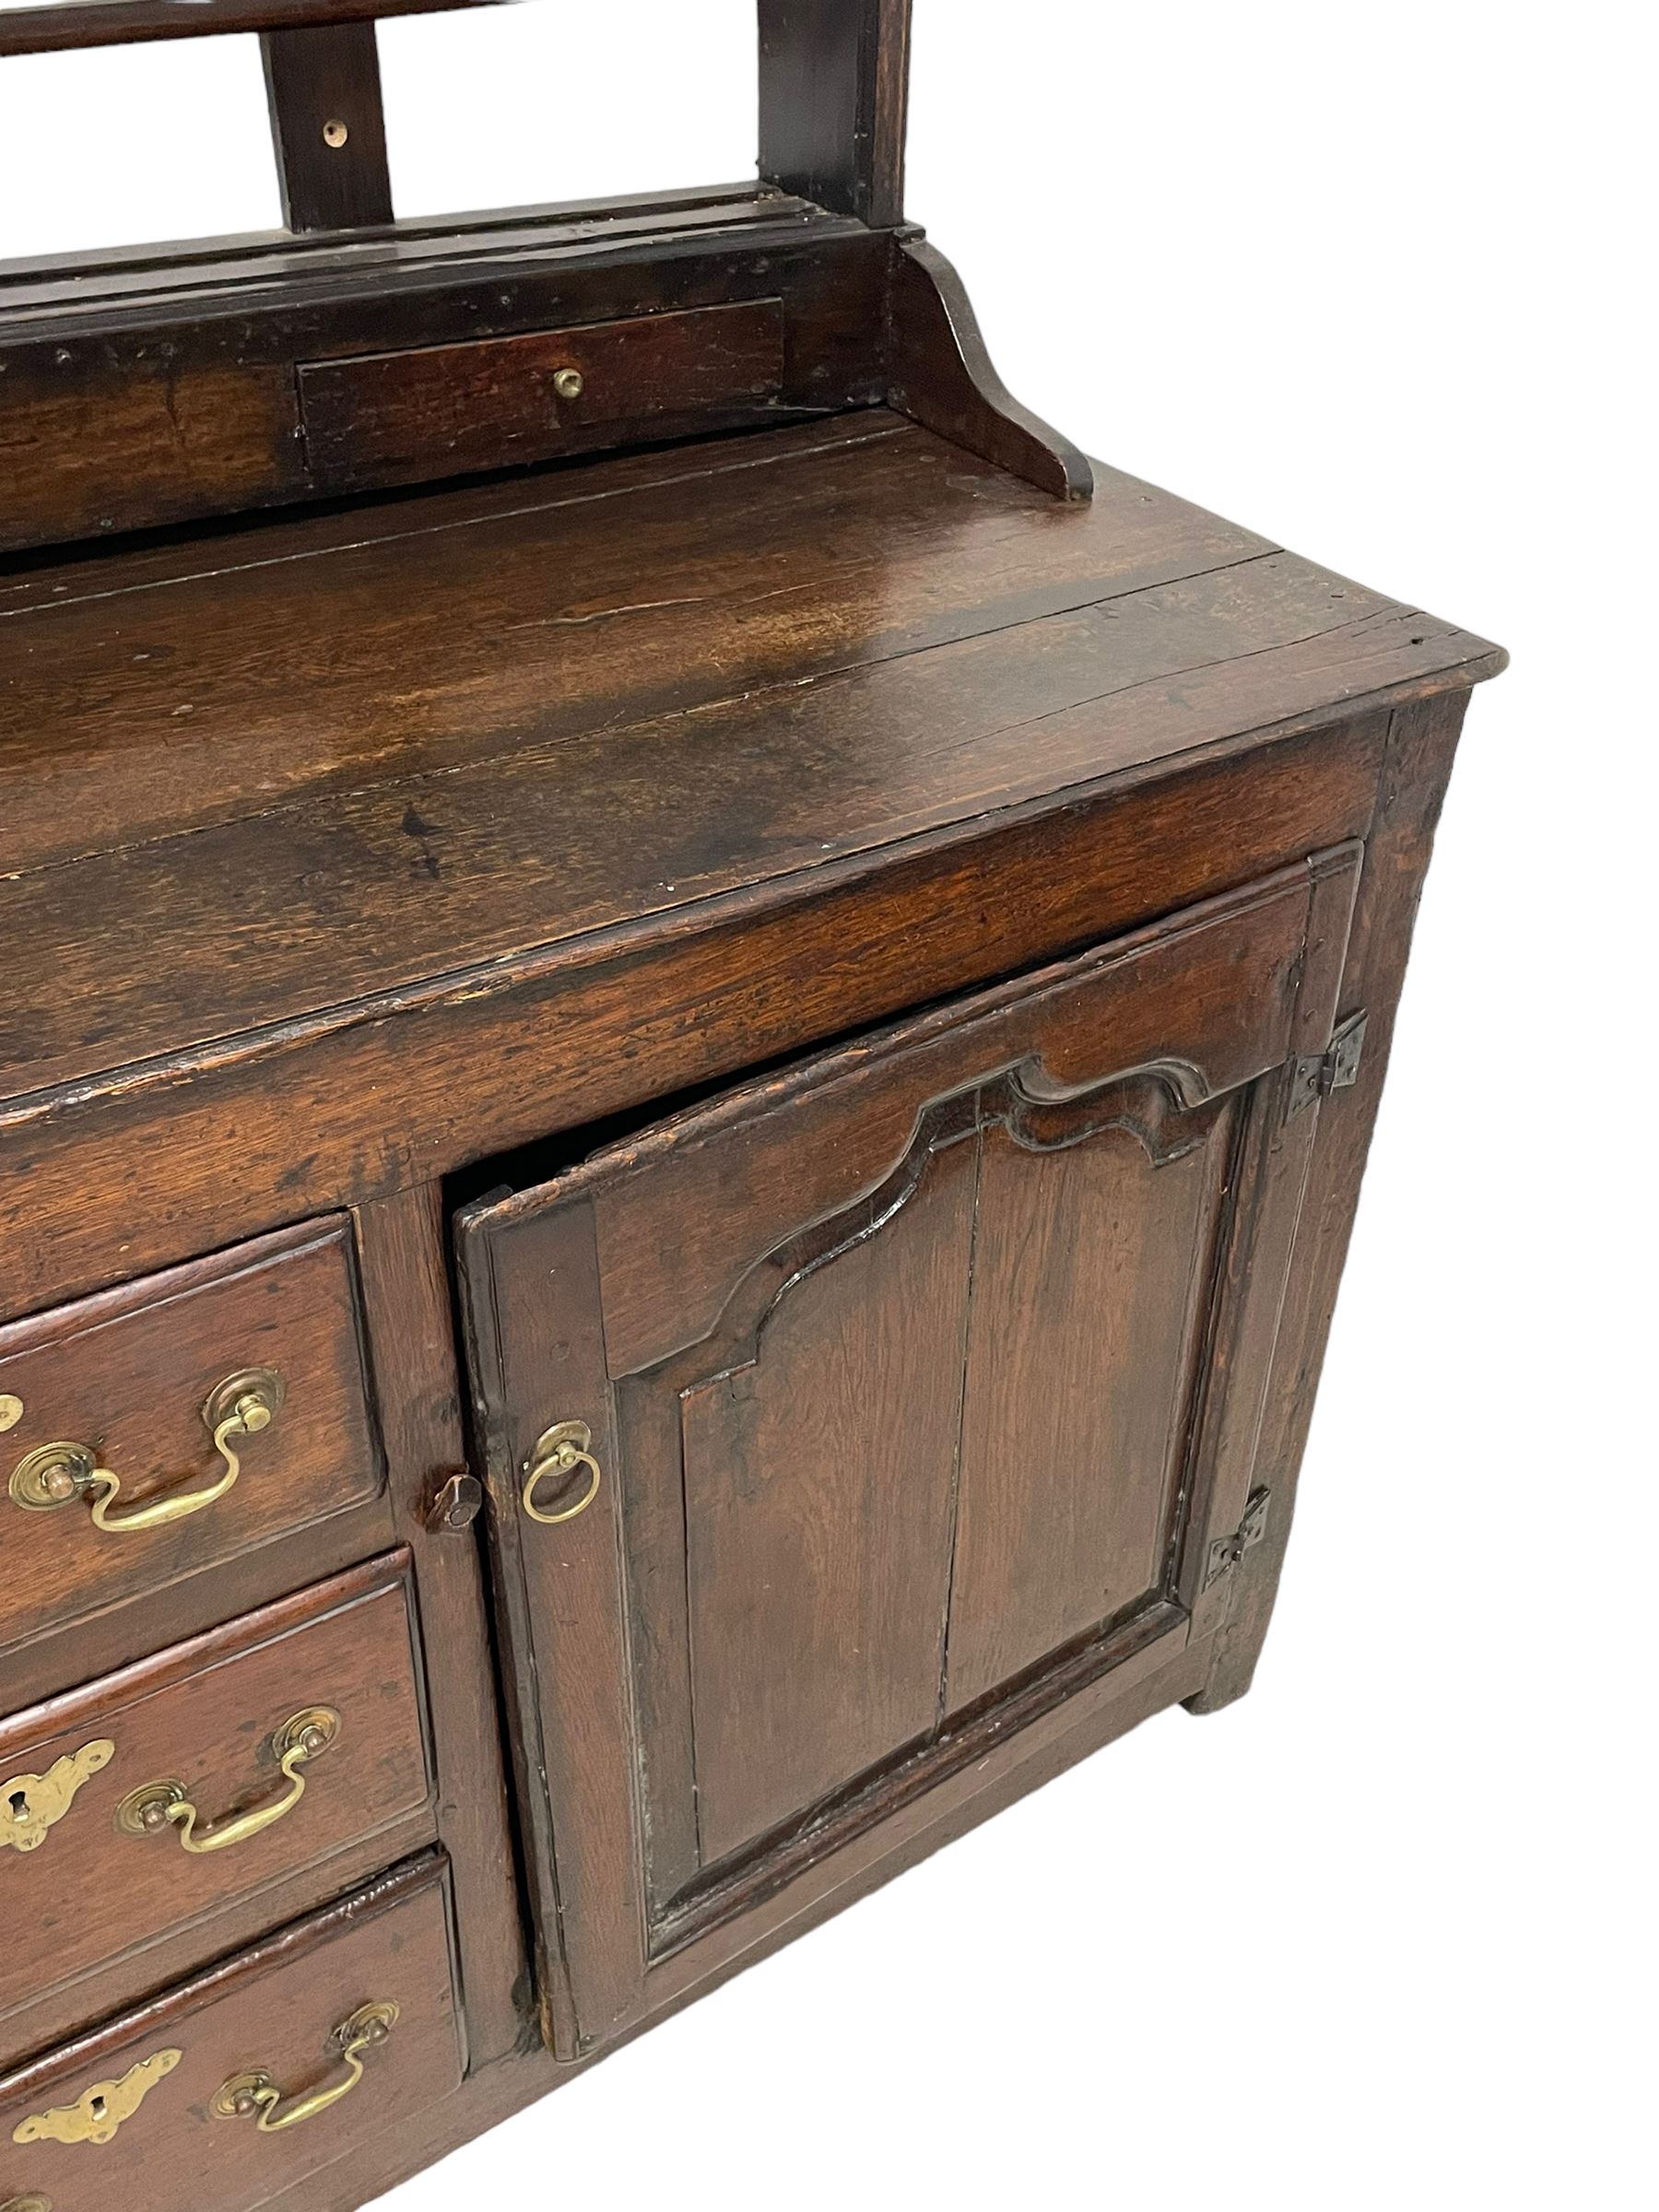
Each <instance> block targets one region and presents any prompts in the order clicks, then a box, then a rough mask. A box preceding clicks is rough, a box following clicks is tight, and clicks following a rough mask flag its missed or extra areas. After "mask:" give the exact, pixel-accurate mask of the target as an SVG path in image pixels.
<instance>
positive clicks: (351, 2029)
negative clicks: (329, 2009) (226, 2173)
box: [208, 2004, 398, 2136]
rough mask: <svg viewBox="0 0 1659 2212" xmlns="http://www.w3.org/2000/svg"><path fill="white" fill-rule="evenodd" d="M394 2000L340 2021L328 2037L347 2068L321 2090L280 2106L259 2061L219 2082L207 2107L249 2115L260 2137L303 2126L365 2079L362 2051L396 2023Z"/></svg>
mask: <svg viewBox="0 0 1659 2212" xmlns="http://www.w3.org/2000/svg"><path fill="white" fill-rule="evenodd" d="M397 2018H398V2012H397V2006H395V2005H389V2004H382V2005H363V2006H359V2008H358V2010H357V2011H356V2012H354V2013H353V2014H352V2015H351V2017H350V2018H349V2019H345V2020H342V2021H341V2022H340V2024H339V2026H338V2027H337V2028H336V2029H335V2031H334V2034H333V2036H332V2038H331V2039H330V2040H331V2041H333V2042H334V2044H335V2046H336V2048H337V2049H338V2051H339V2054H340V2057H341V2059H342V2060H343V2061H344V2063H345V2065H346V2068H347V2076H346V2079H345V2080H344V2081H336V2082H334V2083H333V2084H331V2086H330V2087H329V2088H325V2089H312V2090H310V2091H309V2092H308V2093H307V2094H306V2095H305V2096H303V2097H297V2098H296V2099H295V2100H294V2101H293V2102H292V2103H291V2104H290V2105H288V2108H287V2110H286V2111H285V2110H284V2109H283V2101H282V2099H283V2093H282V2091H281V2090H280V2089H279V2088H277V2084H276V2083H275V2082H274V2081H273V2080H272V2079H271V2077H270V2076H269V2075H268V2074H267V2073H266V2072H265V2069H264V2067H263V2066H256V2067H254V2068H253V2071H252V2072H251V2073H248V2074H233V2075H232V2076H231V2077H230V2078H229V2081H227V2082H224V2083H222V2084H221V2085H220V2087H219V2088H218V2091H217V2092H216V2094H215V2096H214V2099H213V2102H212V2104H211V2105H210V2106H209V2108H208V2109H209V2111H210V2112H212V2113H213V2115H214V2117H215V2119H217V2120H252V2121H253V2122H254V2123H255V2124H256V2125H257V2127H258V2129H259V2132H260V2134H261V2135H262V2136H279V2135H281V2133H282V2132H283V2130H284V2128H288V2127H301V2126H303V2125H304V2124H305V2122H306V2121H308V2120H314V2119H316V2117H317V2115H318V2114H319V2113H320V2112H327V2111H328V2109H329V2107H330V2106H331V2105H335V2104H338V2103H339V2101H340V2100H341V2098H342V2097H349V2096H350V2094H351V2092H352V2090H353V2089H355V2088H357V2086H358V2084H359V2081H361V2080H362V2078H363V2053H364V2052H366V2051H369V2050H371V2049H372V2048H373V2047H374V2045H375V2044H377V2043H383V2042H384V2041H385V2040H386V2038H387V2037H388V2036H389V2035H390V2034H391V2032H392V2030H393V2029H394V2028H395V2027H396V2025H397Z"/></svg>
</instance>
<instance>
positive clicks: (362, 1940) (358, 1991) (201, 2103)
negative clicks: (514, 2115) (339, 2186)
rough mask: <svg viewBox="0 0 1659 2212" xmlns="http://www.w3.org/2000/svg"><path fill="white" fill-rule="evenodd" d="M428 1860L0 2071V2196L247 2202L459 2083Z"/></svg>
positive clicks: (175, 2204)
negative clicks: (100, 2026)
mask: <svg viewBox="0 0 1659 2212" xmlns="http://www.w3.org/2000/svg"><path fill="white" fill-rule="evenodd" d="M463 2065H464V2061H463V2052H462V2045H461V2037H460V2028H459V2021H458V2017H457V2009H456V1999H455V1981H454V1973H453V1963H452V1949H451V1938H450V1912H449V1904H448V1896H447V1881H446V1875H445V1870H444V1867H443V1865H442V1864H441V1862H426V1863H423V1864H420V1865H416V1866H414V1867H412V1868H408V1869H406V1870H403V1871H401V1872H399V1873H398V1874H396V1875H394V1876H392V1877H388V1878H387V1879H386V1880H384V1881H382V1882H381V1883H379V1884H377V1885H376V1886H375V1887H374V1888H372V1889H370V1890H367V1891H364V1892H363V1893H361V1894H360V1895H359V1896H357V1897H355V1898H353V1899H351V1900H348V1901H347V1903H346V1904H344V1905H339V1906H335V1907H334V1908H333V1909H332V1910H331V1911H329V1912H324V1913H319V1914H318V1915H317V1916H316V1917H315V1918H314V1919H312V1920H310V1921H307V1922H302V1923H300V1924H299V1925H298V1926H295V1927H292V1928H289V1929H288V1930H287V1931H285V1932H284V1933H283V1934H282V1935H279V1936H277V1937H275V1938H273V1939H272V1940H271V1941H270V1942H269V1943H266V1944H264V1945H262V1946H260V1947H258V1948H257V1949H255V1950H253V1951H249V1952H244V1953H243V1954H242V1955H241V1957H239V1958H236V1959H231V1960H229V1962H228V1963H227V1964H225V1965H223V1966H221V1967H218V1968H217V1969H216V1970H215V1971H213V1972H212V1973H211V1974H207V1975H204V1976H203V1977H202V1978H201V1979H200V1980H199V1981H198V1982H195V1983H191V1984H187V1985H186V1986H185V1987H183V1988H182V1989H178V1990H175V1991H173V1992H172V1993H171V1994H169V1995H168V1996H165V1997H163V1998H160V1999H159V2000H158V2001H157V2002H156V2003H154V2004H152V2005H149V2006H146V2007H144V2008H143V2010H142V2011H141V2012H138V2013H135V2014H129V2015H127V2016H126V2017H125V2018H123V2019H120V2020H117V2021H114V2022H112V2024H111V2025H110V2026H109V2027H108V2028H106V2029H104V2030H100V2032H99V2033H98V2034H96V2035H93V2036H89V2037H87V2038H85V2039H83V2040H82V2041H80V2042H79V2043H77V2044H76V2046H75V2048H74V2050H73V2051H70V2052H66V2053H61V2054H60V2055H58V2056H56V2057H53V2058H50V2059H46V2060H43V2061H41V2063H40V2064H38V2065H34V2066H31V2067H29V2068H28V2069H27V2070H26V2071H25V2072H22V2073H19V2074H14V2075H12V2076H10V2077H8V2078H7V2079H6V2080H5V2081H0V2206H5V2205H7V2204H10V2203H12V2202H14V2201H16V2200H17V2199H19V2198H21V2199H22V2200H23V2201H24V2202H25V2203H29V2201H30V2199H31V2198H33V2199H36V2200H43V2201H44V2202H45V2203H46V2204H47V2205H49V2206H51V2208H52V2212H111V2208H112V2206H119V2208H120V2212H251V2207H253V2206H256V2205H263V2204H265V2203H267V2202H268V2201H269V2199H270V2198H272V2197H273V2196H275V2195H277V2194H278V2193H279V2192H280V2191H281V2190H283V2189H287V2188H291V2187H292V2186H293V2184H294V2183H296V2182H299V2181H301V2180H303V2179H304V2177H305V2176H306V2175H307V2174H310V2173H315V2172H316V2171H319V2170H320V2169H321V2168H323V2167H325V2166H327V2165H329V2164H330V2163H331V2162H332V2161H333V2160H334V2159H338V2158H342V2157H344V2156H345V2155H346V2154H347V2152H348V2151H350V2150H352V2149H353V2148H355V2147H356V2146H357V2145H358V2144H359V2143H361V2142H363V2141H364V2140H366V2139H367V2138H368V2137H369V2136H372V2135H374V2134H376V2133H378V2132H379V2131H380V2130H382V2129H384V2128H389V2127H394V2126H396V2125H398V2124H400V2123H407V2122H409V2121H411V2120H413V2119H414V2118H416V2117H417V2116H418V2115H419V2114H422V2113H424V2112H427V2111H428V2110H429V2107H430V2106H431V2105H432V2103H433V2102H434V2101H435V2100H437V2099H439V2098H441V2097H442V2096H444V2095H446V2094H447V2093H448V2092H449V2091H451V2090H452V2089H453V2088H456V2087H457V2085H458V2084H459V2082H460V2079H461V2076H462V2072H463Z"/></svg>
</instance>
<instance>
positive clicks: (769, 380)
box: [299, 300, 783, 488]
mask: <svg viewBox="0 0 1659 2212" xmlns="http://www.w3.org/2000/svg"><path fill="white" fill-rule="evenodd" d="M299 375H300V413H301V416H302V418H303V422H304V428H305V449H306V455H307V458H308V460H309V461H310V464H311V467H312V475H313V476H314V477H316V479H317V481H318V483H319V484H322V485H328V486H334V487H336V488H338V487H341V486H345V485H362V484H371V483H388V482H396V481H398V480H399V479H400V478H401V477H405V476H407V475H409V474H411V473H416V472H418V473H419V474H422V475H430V474H431V473H432V472H433V471H434V470H440V471H442V472H443V473H445V474H451V475H461V474H463V473H465V471H468V470H472V469H488V468H501V467H506V466H509V465H513V464H515V463H519V462H525V461H543V460H547V458H549V457H550V456H551V455H553V454H556V453H564V452H566V451H570V450H574V449H577V448H580V447H582V446H584V445H592V444H594V442H595V441H596V437H595V434H597V436H598V438H599V439H600V440H603V441H611V440H613V439H614V438H615V436H616V434H617V433H618V431H620V430H622V429H625V428H626V426H628V425H629V424H632V423H638V424H639V425H640V426H641V432H640V434H641V435H644V434H646V432H647V430H652V431H653V434H654V433H655V431H657V430H660V429H661V425H662V424H663V423H664V422H665V421H669V420H674V421H679V420H681V419H683V418H693V417H698V416H702V415H712V416H715V417H718V416H720V415H722V413H723V411H724V413H727V414H729V413H731V412H732V411H734V410H735V411H737V412H743V411H745V410H751V409H754V408H758V407H762V406H765V405H766V404H767V403H768V402H769V401H771V400H774V399H775V398H776V397H777V395H778V394H779V392H780V390H781V389H782V381H783V309H782V301H780V300H739V301H736V302H734V303H733V304H731V305H729V306H724V307H702V308H692V309H688V310H687V311H685V312H681V313H677V314H663V315H636V316H633V317H630V318H629V320H627V321H626V322H618V323H590V324H585V325H582V327H579V328H577V329H574V330H537V331H529V332H526V333H524V335H522V336H518V337H507V338H480V339H478V340H477V341H476V342H474V343H473V344H471V345H465V346H426V347H417V348H414V349H412V350H410V351H407V352H403V353H376V354H364V355H360V356H359V357H358V358H357V359H351V360H343V361H307V362H303V363H302V364H301V365H300V372H299Z"/></svg>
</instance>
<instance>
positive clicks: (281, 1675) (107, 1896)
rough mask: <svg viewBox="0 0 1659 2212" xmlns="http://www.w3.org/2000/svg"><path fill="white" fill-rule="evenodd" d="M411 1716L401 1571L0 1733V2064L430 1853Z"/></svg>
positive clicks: (328, 1590)
mask: <svg viewBox="0 0 1659 2212" xmlns="http://www.w3.org/2000/svg"><path fill="white" fill-rule="evenodd" d="M423 1713H424V1700H423V1698H422V1694H421V1685H420V1678H419V1672H418V1654H417V1649H416V1641H415V1632H414V1621H413V1614H412V1606H411V1595H410V1591H409V1586H408V1581H407V1561H406V1556H405V1555H399V1556H398V1557H397V1558H395V1559H390V1560H382V1561H375V1562H371V1564H370V1565H368V1566H366V1567H359V1568H354V1569H353V1570H352V1571H350V1572H349V1573H347V1574H342V1575H337V1576H335V1578H334V1579H333V1580H332V1581H330V1582H327V1583H320V1584H319V1585H318V1586H317V1587H316V1588H314V1589H312V1590H308V1591H305V1592H302V1593H301V1594H300V1595H299V1596H297V1597H292V1598H287V1599H285V1600H283V1602H282V1603H281V1604H279V1605H275V1606H266V1607H265V1609H264V1611H262V1612H259V1613H254V1614H252V1615H250V1616H249V1617H248V1618H245V1619H243V1620H241V1621H239V1622H237V1623H235V1624H234V1625H233V1626H232V1627H230V1628H227V1629H220V1630H215V1631H214V1632H213V1633H212V1634H211V1635H207V1636H198V1637H195V1638H194V1639H193V1640H192V1641H190V1642H188V1643H182V1644H180V1645H178V1646H177V1647H175V1648H174V1649H173V1650H171V1651H167V1652H162V1653H159V1654H158V1656H156V1657H155V1658H152V1659H146V1660H142V1661H140V1662H139V1663H138V1664H137V1665H134V1666H129V1667H125V1668H124V1669H123V1670H122V1672H121V1673H120V1674H117V1675H112V1676H110V1677H107V1678H106V1679H105V1680H104V1681H102V1682H99V1683H94V1684H92V1685H91V1686H90V1687H88V1688H85V1689H80V1690H76V1691H75V1692H74V1693H72V1694H71V1695H69V1696H67V1697H62V1698H55V1699H53V1700H52V1701H51V1703H49V1704H47V1705H44V1706H41V1707H39V1708H37V1709H36V1710H35V1711H34V1712H26V1713H21V1714H18V1715H17V1716H16V1717H14V1718H13V1719H11V1720H8V1721H0V1916H3V1918H4V1922H5V1925H6V1941H5V1943H4V1945H0V2064H3V2063H5V2062H6V2061H7V2060H8V2059H10V2058H14V2057H16V2056H18V2055H19V2054H20V2053H24V2052H28V2051H38V2050H40V2049H41V2047H42V2045H43V2044H45V2043H47V2042H50V2041H57V2040H58V2039H59V2038H60V2037H62V2036H63V2035H65V2033H67V2032H68V2031H69V2030H72V2029H75V2028H78V2027H81V2026H83V2025H84V2024H85V2023H86V2022H87V2021H88V2020H91V2019H95V2018H100V2017H101V2016H102V2015H103V2014H105V2013H107V2012H108V2011H110V2009H111V2008H112V2006H116V2005H122V2004H125V2003H128V2002H130V2001H131V2000H132V1999H133V1998H135V1996H137V1995H139V1994H142V1993H143V1992H144V1991H145V1990H147V1989H150V1988H153V1987H154V1986H155V1983H156V1982H157V1980H158V1979H159V1978H163V1977H165V1978H171V1976H173V1975H176V1974H180V1973H185V1972H189V1971H192V1970H194V1968H195V1967H197V1966H198V1965H200V1964H201V1963H202V1962H203V1961H204V1960H205V1959H210V1958H213V1957H216V1956H217V1955H218V1954H219V1953H222V1952H224V1951H225V1950H227V1949H229V1948H230V1947H232V1946H233V1945H234V1944H236V1943H241V1942H245V1941H247V1940H248V1939H249V1938H250V1937H251V1936H253V1935H259V1934H262V1933H263V1932H264V1931H265V1929H266V1928H268V1927H270V1926H272V1925H273V1924H276V1923H277V1922H278V1921H280V1920H285V1919H288V1918H290V1917H291V1916H292V1915H293V1914H294V1913H295V1912H304V1911H307V1910H309V1908H310V1907H312V1905H314V1904H316V1903H318V1902H319V1901H320V1900H322V1899H324V1898H326V1897H332V1896H335V1895H337V1894H338V1893H339V1892H340V1891H341V1890H342V1889H344V1888H347V1887H348V1885H349V1884H350V1883H351V1882H352V1881H353V1880H359V1879H361V1878H362V1877H364V1876H365V1875H367V1874H369V1873H371V1871H373V1869H374V1868H376V1867H378V1866H382V1865H385V1864H386V1862H387V1861H388V1860H389V1859H393V1858H397V1857H402V1856H405V1855H406V1854H407V1853H409V1852H411V1851H414V1850H418V1849H419V1848H420V1847H422V1846H423V1845H425V1844H426V1843H429V1842H430V1841H432V1839H433V1835H434V1824H433V1812H432V1805H433V1788H432V1777H431V1762H430V1760H429V1756H428V1750H427V1741H426V1732H425V1726H424V1720H423ZM158 1955H160V1959H161V1961H162V1963H161V1965H160V1967H158ZM4 2201H5V2200H4V2199H3V2198H0V2205H3V2204H4Z"/></svg>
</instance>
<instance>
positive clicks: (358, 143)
mask: <svg viewBox="0 0 1659 2212" xmlns="http://www.w3.org/2000/svg"><path fill="white" fill-rule="evenodd" d="M194 4H195V5H199V0H194ZM259 44H260V52H261V54H262V56H263V58H264V61H265V90H266V93H267V96H268V98H269V101H270V109H271V132H272V136H273V138H274V140H275V142H276V147H277V185H278V188H279V190H280V192H281V194H282V219H283V221H284V222H285V223H286V224H287V225H288V229H290V230H292V231H295V232H301V231H306V230H340V229H356V228H358V227H359V226H362V225H366V224H379V223H389V222H390V221H391V220H392V174H391V171H390V169H389V167H388V165H387V160H386V119H385V115H384V113H383V112H382V106H381V81H380V51H379V48H378V47H377V46H376V44H375V34H374V25H373V24H372V22H368V23H353V22H335V23H320V24H313V25H311V26H304V25H302V26H301V27H300V29H293V30H267V31H265V33H264V34H263V35H262V37H261V39H260V41H259Z"/></svg>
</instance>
